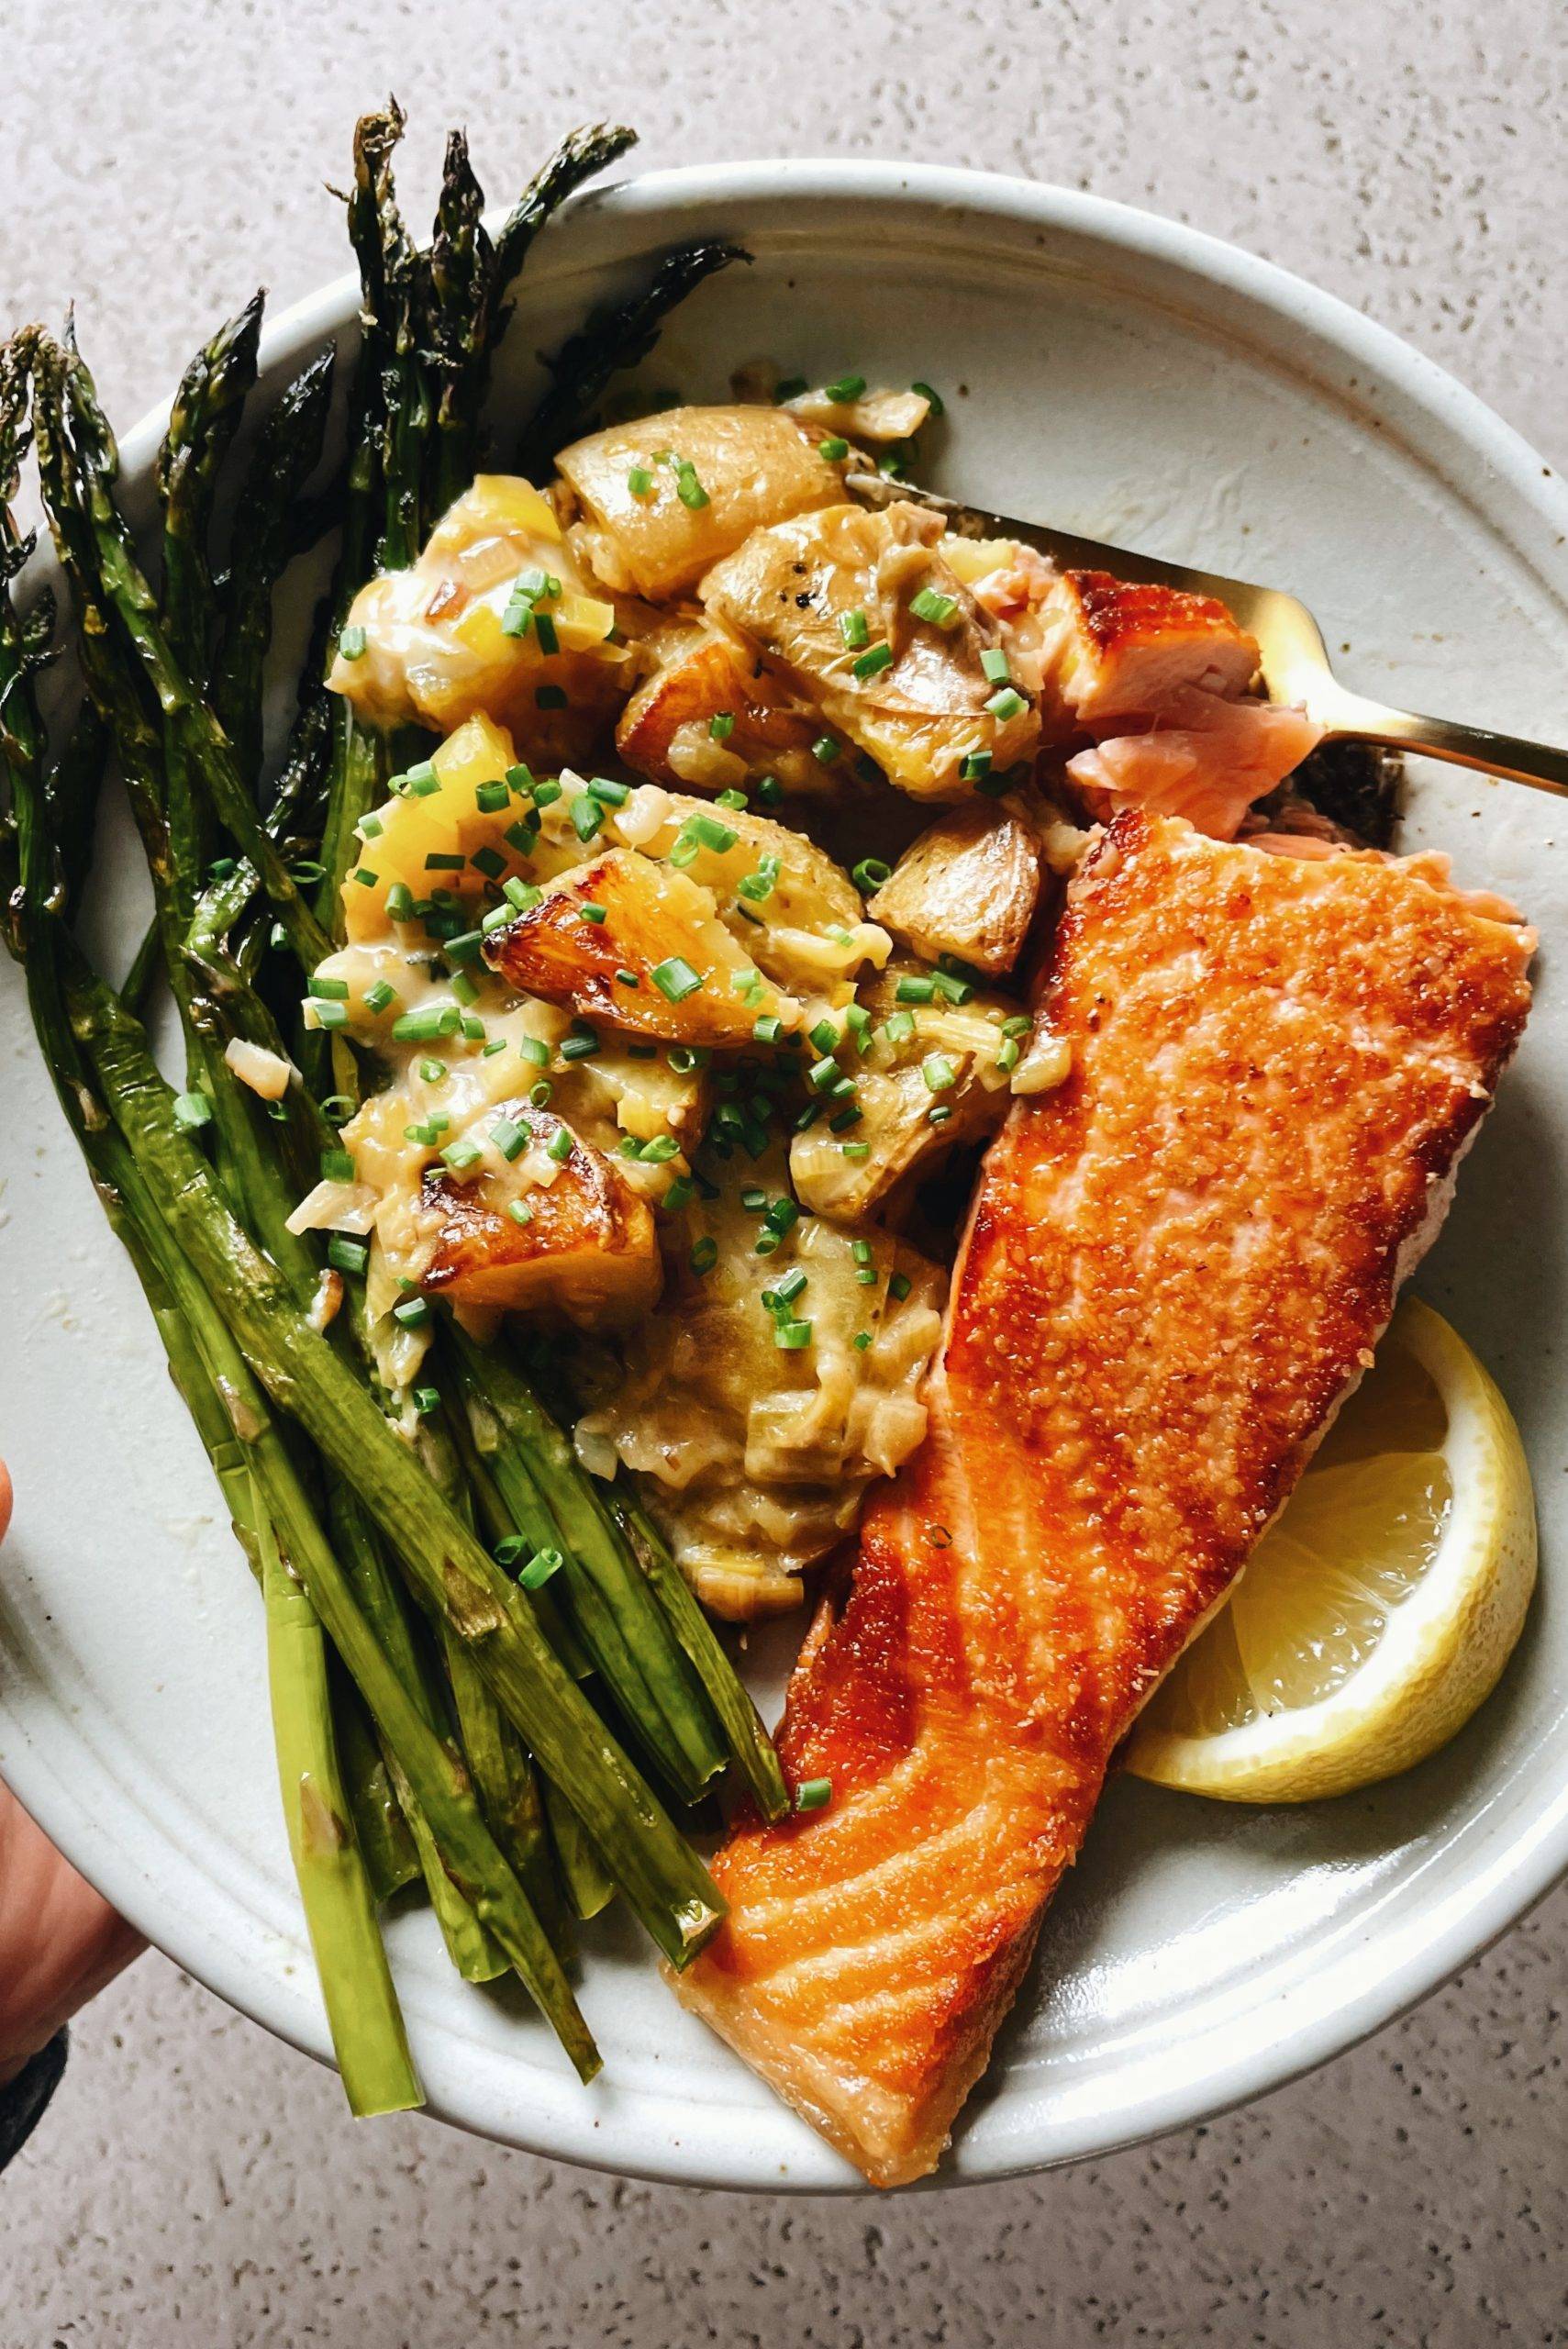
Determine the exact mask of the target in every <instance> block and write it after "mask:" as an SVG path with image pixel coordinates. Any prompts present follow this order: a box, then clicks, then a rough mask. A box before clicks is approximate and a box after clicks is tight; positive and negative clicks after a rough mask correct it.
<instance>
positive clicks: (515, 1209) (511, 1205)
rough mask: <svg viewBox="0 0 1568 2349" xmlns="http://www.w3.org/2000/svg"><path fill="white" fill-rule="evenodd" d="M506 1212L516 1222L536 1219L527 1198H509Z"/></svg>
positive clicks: (525, 1222) (529, 1221)
mask: <svg viewBox="0 0 1568 2349" xmlns="http://www.w3.org/2000/svg"><path fill="white" fill-rule="evenodd" d="M506 1213H507V1214H508V1215H509V1216H510V1217H511V1219H512V1221H513V1222H514V1223H524V1224H527V1223H532V1221H533V1219H534V1211H533V1209H532V1208H531V1207H530V1206H529V1205H528V1201H527V1199H508V1200H507V1202H506Z"/></svg>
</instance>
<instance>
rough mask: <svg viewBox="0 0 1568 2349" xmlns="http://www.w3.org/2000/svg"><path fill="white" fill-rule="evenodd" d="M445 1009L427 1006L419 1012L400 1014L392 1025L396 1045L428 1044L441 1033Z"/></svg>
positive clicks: (434, 1005)
mask: <svg viewBox="0 0 1568 2349" xmlns="http://www.w3.org/2000/svg"><path fill="white" fill-rule="evenodd" d="M443 1016H444V1007H443V1006H441V1005H440V1004H434V1003H431V1004H426V1005H424V1006H423V1007H422V1008H420V1009H419V1010H418V1011H404V1012H400V1013H399V1014H398V1016H397V1018H396V1019H395V1020H394V1021H393V1023H392V1041H393V1042H394V1043H395V1044H428V1043H433V1042H434V1041H435V1039H436V1038H437V1037H438V1036H439V1034H440V1033H441V1022H442V1019H443Z"/></svg>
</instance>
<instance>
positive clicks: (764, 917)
mask: <svg viewBox="0 0 1568 2349" xmlns="http://www.w3.org/2000/svg"><path fill="white" fill-rule="evenodd" d="M646 798H647V800H648V801H651V803H652V806H651V807H650V808H649V809H648V810H647V815H648V817H650V818H651V816H652V814H653V813H654V812H655V811H657V814H658V822H657V825H653V824H652V823H651V822H649V824H648V828H647V829H644V809H643V807H641V806H640V805H639V807H638V808H637V818H638V822H637V829H638V833H639V846H641V847H642V848H643V849H644V850H645V852H646V853H647V854H648V855H649V856H651V857H657V858H659V859H660V860H661V861H670V862H673V863H676V864H678V865H680V866H682V867H683V868H684V870H685V871H687V872H689V874H691V877H692V879H693V880H694V881H698V882H701V884H702V885H703V886H704V888H706V889H708V890H710V891H711V892H712V894H713V898H714V902H715V904H716V906H717V910H718V916H719V919H720V920H721V921H722V922H723V923H724V925H725V927H726V928H727V929H728V930H729V932H730V934H731V935H732V936H733V937H734V938H735V939H736V940H738V941H739V942H740V945H741V947H742V948H743V949H744V951H745V952H747V953H748V954H749V955H750V956H751V958H752V959H753V960H754V961H755V963H756V964H757V967H758V968H759V970H762V971H765V972H766V973H767V974H768V976H769V977H770V978H771V979H773V980H774V981H775V982H776V983H777V985H779V986H781V987H783V988H785V989H787V990H788V991H789V992H790V993H791V994H792V995H809V994H815V993H828V994H831V993H832V992H833V990H834V989H835V988H836V987H838V986H839V985H840V984H841V983H842V982H843V981H844V980H846V979H847V978H848V977H849V976H850V975H851V974H853V973H854V972H857V971H859V970H860V969H861V968H862V966H863V965H864V964H865V963H871V964H873V967H879V966H880V965H881V964H882V963H885V961H886V960H887V957H888V954H889V952H890V951H891V946H892V941H891V940H890V939H889V938H888V936H887V933H886V932H885V930H879V929H878V928H877V927H876V925H875V924H874V923H873V922H868V921H866V920H864V919H863V918H862V908H861V900H860V894H859V892H858V891H857V890H856V888H855V886H854V884H853V883H852V882H851V879H850V877H849V874H847V873H844V872H842V871H840V867H839V866H838V865H836V864H835V863H834V862H833V860H832V858H831V857H830V856H828V854H827V853H826V852H824V851H823V850H822V849H819V848H818V847H817V844H816V842H815V841H810V840H807V839H806V835H805V834H804V833H803V832H797V831H795V830H794V829H792V828H791V827H790V826H789V825H787V824H775V823H773V821H772V820H771V819H770V818H768V817H766V816H753V815H752V814H751V810H750V809H749V808H740V807H737V808H728V807H727V808H725V809H723V810H722V811H721V810H719V809H717V808H710V807H704V805H703V803H702V802H701V800H698V799H686V798H682V797H678V796H670V797H668V798H666V797H665V796H664V795H663V794H662V793H660V792H657V791H651V792H649V793H648V794H647V795H646Z"/></svg>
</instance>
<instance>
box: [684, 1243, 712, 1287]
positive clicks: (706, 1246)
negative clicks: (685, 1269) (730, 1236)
mask: <svg viewBox="0 0 1568 2349" xmlns="http://www.w3.org/2000/svg"><path fill="white" fill-rule="evenodd" d="M686 1262H687V1263H688V1264H690V1266H691V1268H692V1270H693V1272H694V1273H695V1274H696V1275H697V1276H698V1278H699V1279H700V1278H701V1276H702V1275H703V1274H704V1273H711V1272H712V1270H713V1268H714V1266H715V1264H717V1262H718V1242H717V1240H715V1239H714V1237H713V1235H712V1233H711V1232H705V1233H704V1234H703V1236H702V1238H701V1239H700V1240H696V1241H693V1243H692V1252H691V1254H690V1255H689V1256H688V1257H687V1259H686Z"/></svg>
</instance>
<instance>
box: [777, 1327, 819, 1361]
mask: <svg viewBox="0 0 1568 2349" xmlns="http://www.w3.org/2000/svg"><path fill="white" fill-rule="evenodd" d="M773 1343H774V1345H775V1346H779V1347H782V1349H783V1350H784V1353H791V1354H797V1353H800V1351H801V1349H802V1348H803V1347H805V1346H808V1345H809V1344H810V1343H811V1324H810V1322H809V1321H775V1322H774V1324H773Z"/></svg>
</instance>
